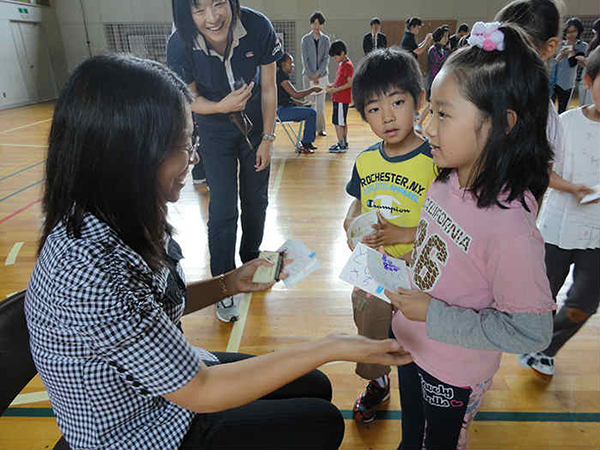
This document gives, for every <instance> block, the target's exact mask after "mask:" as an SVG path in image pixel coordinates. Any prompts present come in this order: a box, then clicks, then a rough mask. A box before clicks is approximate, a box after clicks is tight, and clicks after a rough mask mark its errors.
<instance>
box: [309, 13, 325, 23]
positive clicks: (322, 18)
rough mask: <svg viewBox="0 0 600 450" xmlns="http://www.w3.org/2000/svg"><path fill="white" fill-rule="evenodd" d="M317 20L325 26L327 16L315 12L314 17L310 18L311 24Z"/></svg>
mask: <svg viewBox="0 0 600 450" xmlns="http://www.w3.org/2000/svg"><path fill="white" fill-rule="evenodd" d="M315 20H318V21H319V23H320V24H321V25H324V24H325V16H324V15H323V13H322V12H321V11H315V12H314V13H313V15H312V16H310V23H311V24H312V23H313V22H314V21H315Z"/></svg>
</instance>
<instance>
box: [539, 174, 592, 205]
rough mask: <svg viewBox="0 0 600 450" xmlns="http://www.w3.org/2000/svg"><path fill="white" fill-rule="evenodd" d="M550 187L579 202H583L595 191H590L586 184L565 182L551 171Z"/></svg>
mask: <svg viewBox="0 0 600 450" xmlns="http://www.w3.org/2000/svg"><path fill="white" fill-rule="evenodd" d="M549 186H550V187H551V188H553V189H556V190H559V191H563V192H567V193H569V194H571V195H573V196H575V197H576V198H577V200H581V199H582V198H583V197H585V196H586V195H588V194H593V193H594V190H593V189H590V188H589V187H587V186H586V185H584V184H575V183H571V182H570V181H567V180H565V179H564V178H562V177H561V176H560V175H559V174H557V173H556V172H555V171H553V170H552V171H550V184H549Z"/></svg>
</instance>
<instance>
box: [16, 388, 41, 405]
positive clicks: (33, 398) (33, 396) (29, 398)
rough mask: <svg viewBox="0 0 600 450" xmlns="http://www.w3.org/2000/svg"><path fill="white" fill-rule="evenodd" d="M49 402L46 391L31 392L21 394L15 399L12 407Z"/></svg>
mask: <svg viewBox="0 0 600 450" xmlns="http://www.w3.org/2000/svg"><path fill="white" fill-rule="evenodd" d="M47 400H49V398H48V393H47V392H46V391H40V392H29V393H27V394H19V395H17V396H16V397H15V399H14V400H13V402H12V403H11V404H10V406H15V405H25V404H27V403H37V402H44V401H47Z"/></svg>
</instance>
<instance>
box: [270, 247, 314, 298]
mask: <svg viewBox="0 0 600 450" xmlns="http://www.w3.org/2000/svg"><path fill="white" fill-rule="evenodd" d="M277 251H278V252H285V258H286V259H291V260H292V262H291V263H290V264H287V265H286V266H285V268H284V272H285V273H286V274H287V275H288V276H287V277H286V278H284V279H283V280H282V281H283V283H284V284H285V287H288V288H289V287H292V286H293V285H294V284H296V283H298V282H299V281H302V280H303V279H305V278H306V277H307V276H309V275H310V274H311V273H313V272H314V271H315V270H317V269H318V268H319V267H321V264H320V263H319V261H318V259H317V254H316V253H315V252H313V251H312V250H311V249H309V248H308V247H307V246H306V245H304V242H302V241H300V240H297V241H296V240H292V239H288V240H287V241H285V242H284V243H283V245H282V246H281V247H279V249H278V250H277Z"/></svg>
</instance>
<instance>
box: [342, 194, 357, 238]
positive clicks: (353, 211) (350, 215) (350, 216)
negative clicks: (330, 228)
mask: <svg viewBox="0 0 600 450" xmlns="http://www.w3.org/2000/svg"><path fill="white" fill-rule="evenodd" d="M360 211H361V205H360V200H359V199H357V198H355V199H354V200H353V201H352V203H350V206H349V207H348V212H347V213H346V218H345V219H344V231H345V232H346V233H347V232H348V228H350V224H351V223H352V221H353V220H354V218H355V217H358V216H359V215H360Z"/></svg>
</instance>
